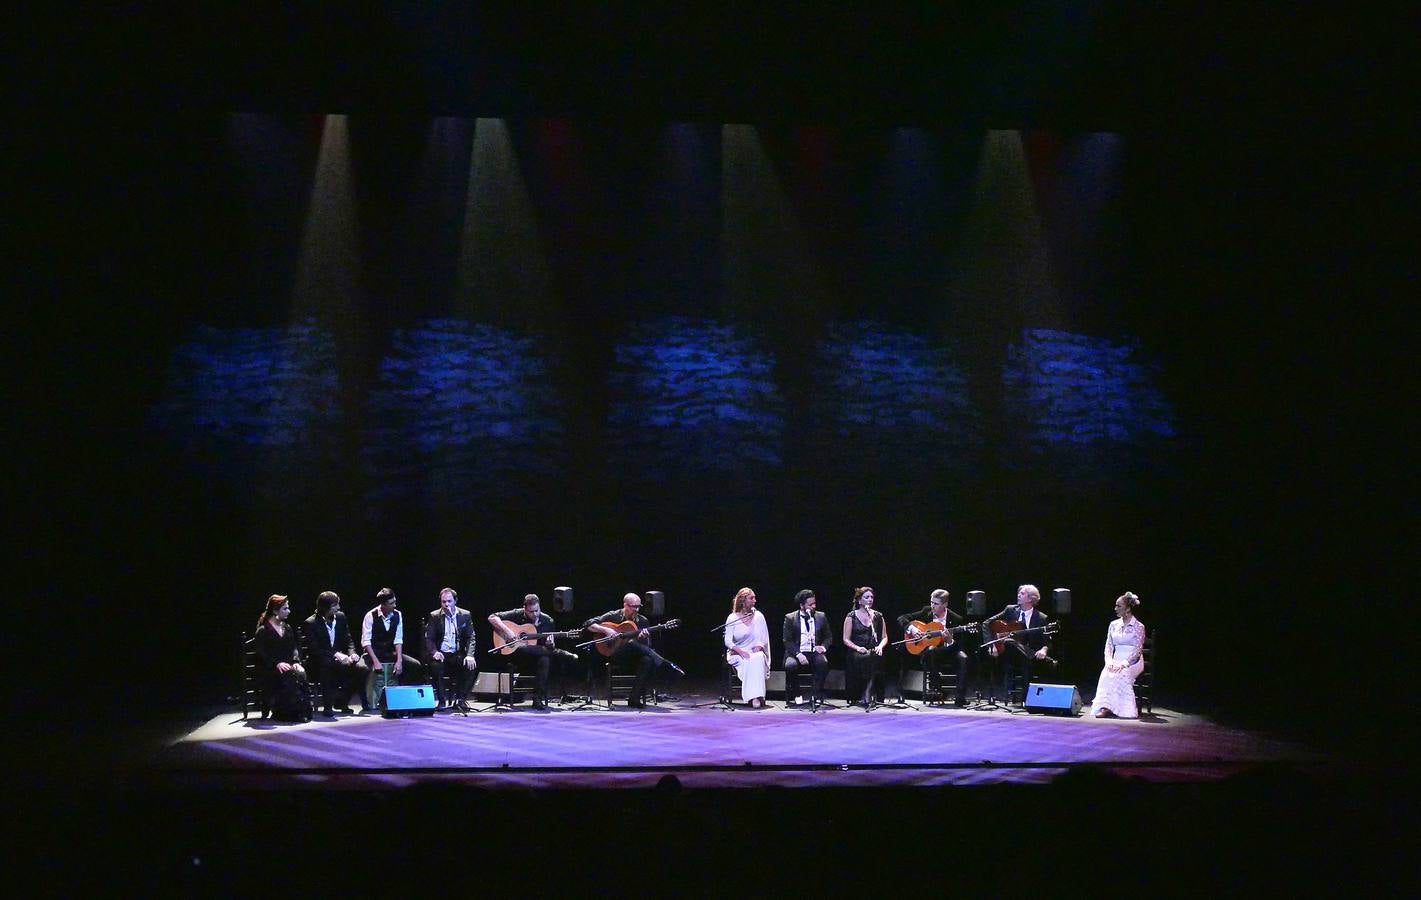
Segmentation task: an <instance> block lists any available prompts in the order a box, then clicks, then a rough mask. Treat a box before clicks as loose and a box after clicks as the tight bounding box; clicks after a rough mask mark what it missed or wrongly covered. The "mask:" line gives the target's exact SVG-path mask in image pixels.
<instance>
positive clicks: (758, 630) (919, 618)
mask: <svg viewBox="0 0 1421 900" xmlns="http://www.w3.org/2000/svg"><path fill="white" fill-rule="evenodd" d="M948 597H949V595H948V592H947V591H946V590H943V589H941V588H939V589H937V590H934V591H933V592H932V595H931V597H930V598H929V602H928V605H926V606H924V607H922V608H921V609H918V610H914V611H913V612H910V613H905V614H903V615H901V616H899V617H898V619H897V622H898V625H899V627H900V628H901V629H903V633H904V634H905V635H906V637H905V641H912V640H921V639H924V638H926V637H928V636H929V635H933V636H935V637H936V639H937V641H938V642H937V643H936V645H935V646H931V645H930V646H927V647H926V648H925V649H923V650H922V651H921V655H922V661H923V669H924V671H925V672H926V673H927V674H928V676H929V678H931V679H932V680H934V681H935V680H936V679H937V677H938V675H939V674H940V672H941V670H942V669H943V668H944V667H945V668H948V669H949V671H951V672H953V673H954V674H955V675H956V676H957V677H956V679H955V681H956V696H955V702H956V704H957V705H958V706H962V705H963V704H964V702H965V692H966V685H967V678H966V675H967V668H968V660H969V653H968V649H967V647H966V645H965V643H964V642H963V641H962V640H960V639H959V638H958V636H957V634H956V633H955V632H954V631H953V628H954V627H957V626H956V625H955V624H954V623H960V622H962V621H963V620H962V617H961V616H960V615H958V614H957V613H955V612H953V611H952V610H951V609H949V608H948ZM1040 597H1041V594H1040V591H1039V590H1037V588H1036V587H1035V586H1034V585H1029V584H1026V585H1022V586H1021V587H1020V588H1019V589H1018V591H1017V602H1016V603H1015V604H1013V605H1009V606H1007V607H1006V608H1004V609H1003V610H1002V611H1001V612H999V613H997V614H996V615H994V616H992V617H990V618H989V619H988V620H986V622H984V623H983V624H984V625H986V624H989V623H991V622H994V621H998V620H1001V621H1004V622H1008V623H1013V626H1014V629H1015V631H1019V632H1024V633H1022V634H1020V635H1019V636H1013V637H1012V638H1011V639H1010V640H1006V641H1004V642H1002V649H1001V652H1000V654H999V657H998V658H999V659H1000V660H1001V663H1002V683H1003V688H1004V689H1006V688H1007V687H1009V685H1010V684H1012V682H1013V680H1014V679H1018V678H1026V679H1028V680H1030V679H1035V678H1038V677H1040V676H1042V675H1046V674H1049V673H1050V672H1052V671H1054V668H1055V665H1056V662H1055V660H1053V659H1052V658H1051V656H1050V644H1049V631H1048V630H1047V629H1046V626H1047V625H1048V623H1049V618H1048V617H1047V616H1046V615H1045V613H1042V612H1041V611H1040V610H1038V609H1036V605H1037V603H1038V602H1039V601H1040ZM376 600H377V605H376V606H375V607H374V608H373V609H371V610H370V611H369V612H367V613H366V614H365V617H364V619H363V621H362V623H361V636H360V643H359V647H360V648H361V650H360V651H359V652H357V651H356V650H355V644H354V641H353V638H352V635H351V632H350V629H349V625H348V623H347V621H346V617H345V615H344V614H343V613H342V612H341V610H340V597H339V596H338V595H336V594H335V593H334V592H333V591H326V592H323V593H322V594H321V595H320V596H319V597H318V599H317V610H316V612H315V613H314V614H313V615H312V616H311V617H310V618H309V619H307V620H306V621H305V623H304V624H303V627H304V628H305V632H306V639H307V641H306V643H307V655H308V657H309V662H310V664H311V665H312V666H314V667H315V673H314V674H315V676H316V679H317V680H318V681H319V682H320V683H321V685H322V688H323V691H324V697H323V700H324V712H325V713H326V714H328V715H329V714H332V712H333V711H342V712H350V711H351V710H350V708H349V706H348V705H347V701H348V699H349V697H350V695H351V693H352V692H353V691H355V690H356V689H358V688H359V687H360V686H361V685H362V684H363V686H364V690H365V696H366V698H367V699H366V706H367V707H373V705H374V700H373V699H372V698H378V697H379V690H380V688H381V687H382V686H383V681H384V678H385V666H386V665H389V666H390V670H391V673H392V674H393V675H394V676H395V678H396V679H399V680H413V679H419V678H421V677H422V676H423V675H424V674H425V672H424V670H426V669H427V670H428V671H427V674H428V676H429V677H430V679H431V680H432V682H433V683H434V686H435V691H436V696H437V698H438V703H439V706H440V707H446V706H452V707H455V708H460V709H465V710H466V709H467V697H468V694H469V689H470V688H471V686H472V683H473V675H474V673H475V671H476V669H477V663H476V661H475V656H474V646H475V644H474V628H473V615H472V613H470V612H469V611H468V610H466V609H463V608H462V607H460V606H459V605H458V594H457V592H455V591H454V589H453V588H444V589H443V590H441V591H440V594H439V603H440V607H439V609H438V610H435V611H434V612H432V613H431V614H430V615H429V618H428V621H427V624H426V627H425V633H424V641H423V643H424V659H423V662H421V660H419V659H417V658H414V657H410V656H406V655H405V654H404V629H403V621H402V618H401V615H400V611H399V610H398V609H397V600H396V598H395V594H394V592H393V591H392V590H390V589H389V588H382V589H381V590H380V591H379V592H378V593H377V594H376ZM795 602H796V606H797V609H796V610H794V611H791V612H790V613H788V614H786V615H785V617H784V621H783V625H782V630H781V635H782V639H783V642H784V648H785V649H784V669H785V680H786V684H787V685H792V684H794V683H795V677H796V676H797V675H798V673H799V672H800V671H802V670H807V671H809V672H810V673H811V675H812V678H811V692H812V693H811V702H812V701H814V700H817V699H822V697H823V692H824V681H825V677H826V675H827V673H828V669H829V665H828V658H827V651H828V649H829V647H831V646H832V645H833V635H832V633H831V631H830V629H829V627H828V621H827V618H826V616H825V614H824V613H823V612H821V611H819V610H818V609H817V597H816V596H815V593H814V592H813V591H811V590H802V591H800V592H799V593H798V594H797V595H796V596H795ZM755 603H756V596H755V592H754V590H753V589H751V588H748V587H745V588H741V589H740V590H739V591H738V592H737V593H736V595H735V597H734V599H733V600H732V604H731V606H732V610H731V613H730V615H729V616H727V617H726V621H725V624H724V625H723V626H722V628H723V630H724V643H725V648H726V662H727V664H728V665H730V666H732V667H734V668H735V670H736V672H737V674H738V676H739V678H740V682H741V698H742V699H743V700H745V701H746V702H748V703H749V704H750V705H751V706H752V707H763V706H764V702H765V693H766V690H765V682H766V679H767V673H768V671H769V669H770V640H769V629H768V627H767V626H766V623H765V618H764V615H763V614H762V613H760V611H759V610H757V609H756V608H755ZM873 604H874V593H873V589H872V588H870V587H859V588H855V590H854V597H853V609H852V610H851V611H850V612H849V613H848V615H846V616H845V618H844V622H843V628H842V633H841V640H842V641H843V644H844V647H845V650H846V651H847V666H846V669H847V671H846V675H847V678H846V685H845V686H846V695H847V696H848V697H849V698H850V699H851V700H857V702H859V703H863V704H868V703H869V702H870V701H871V699H872V697H871V696H870V692H871V689H872V685H873V684H874V681H875V676H877V675H879V674H880V670H881V661H882V657H883V654H884V651H885V650H886V649H887V647H888V629H887V626H886V623H885V621H884V617H883V614H882V613H881V612H879V611H878V610H876V609H874V608H873ZM641 606H642V602H641V598H640V597H639V596H638V595H636V594H634V593H628V594H626V595H625V596H624V597H623V598H622V606H621V608H619V609H614V610H611V611H609V612H607V613H604V614H603V615H601V616H595V617H593V618H591V619H588V620H586V621H585V622H583V623H582V625H581V626H580V627H579V628H577V629H573V630H571V631H566V632H558V631H556V629H555V625H554V622H553V619H552V617H551V616H549V615H547V614H546V613H544V612H542V610H541V608H540V603H539V598H538V596H537V595H536V594H528V595H526V596H525V597H524V598H523V605H522V607H521V608H515V609H510V610H504V611H502V612H496V613H493V614H492V615H490V616H489V617H488V621H489V624H490V625H491V626H492V627H493V629H494V637H495V647H496V648H498V647H501V646H504V645H506V644H509V643H513V642H517V645H518V647H517V652H518V653H522V654H525V655H527V656H530V657H532V658H533V659H534V660H535V661H536V662H535V673H536V688H535V699H534V707H535V708H542V707H545V706H546V703H547V683H548V673H549V668H550V665H551V662H552V660H553V659H555V658H558V657H563V658H567V659H571V660H575V659H576V658H577V657H576V655H575V654H573V653H570V652H568V651H565V650H561V649H559V648H557V647H556V645H555V639H556V638H557V637H558V636H564V635H572V634H577V633H581V632H584V631H585V632H587V633H588V634H591V635H593V636H594V639H597V640H601V639H614V638H615V639H617V640H618V642H619V646H618V647H617V649H616V652H615V654H613V659H618V658H621V659H627V660H629V661H633V662H635V664H636V678H635V681H634V684H633V687H632V691H631V693H630V695H629V697H628V703H629V705H631V706H633V707H640V706H642V705H643V696H644V692H645V690H646V688H647V684H648V681H649V680H650V679H651V678H652V677H653V676H654V675H656V674H658V673H660V672H663V671H672V672H675V673H677V674H682V675H684V674H685V673H684V672H683V671H682V670H681V669H680V667H679V666H677V665H676V664H675V663H672V662H671V661H669V660H667V659H666V658H665V657H663V656H661V655H660V654H658V653H657V652H656V651H655V650H654V649H652V647H651V645H650V642H649V640H648V638H649V632H650V631H651V630H652V627H651V625H650V623H649V622H648V621H647V619H646V618H645V617H644V616H642V614H641ZM1138 606H1139V598H1138V597H1136V596H1135V595H1134V594H1133V593H1129V592H1127V593H1125V594H1124V595H1122V596H1121V597H1119V598H1118V599H1117V600H1116V601H1115V611H1116V613H1117V615H1118V616H1119V618H1117V619H1116V620H1115V621H1113V622H1111V624H1110V626H1109V629H1108V630H1107V634H1106V644H1105V667H1104V669H1103V670H1102V671H1101V676H1100V681H1099V683H1098V685H1097V690H1096V698H1097V699H1096V701H1095V706H1094V709H1095V714H1096V715H1097V716H1100V715H1107V714H1109V715H1116V716H1120V717H1135V716H1136V715H1137V714H1138V713H1137V710H1136V708H1135V701H1134V694H1133V690H1132V688H1133V684H1134V681H1135V679H1136V678H1137V677H1138V676H1139V674H1140V672H1141V671H1142V669H1143V665H1144V664H1143V659H1142V651H1143V646H1144V634H1145V631H1144V626H1143V624H1141V623H1140V622H1139V621H1138V620H1137V619H1136V618H1135V617H1134V611H1135V609H1136V608H1138ZM289 615H290V604H289V603H288V601H287V598H286V597H285V596H284V595H280V594H273V595H272V596H271V597H270V598H268V600H267V605H266V609H265V611H264V612H263V613H262V615H261V617H260V619H259V620H258V628H257V634H256V639H255V641H254V644H255V648H256V652H257V655H258V658H259V660H260V661H261V663H262V666H261V672H262V680H263V684H262V687H263V689H264V691H265V692H266V696H267V697H268V698H270V700H271V706H272V707H273V709H280V708H281V707H282V706H283V705H285V704H288V703H289V704H290V705H292V706H295V707H299V705H300V699H299V695H300V694H301V693H302V690H303V686H304V684H305V682H306V677H305V671H304V669H303V667H302V664H301V658H300V653H299V648H298V642H297V639H296V635H295V634H294V632H293V630H292V628H291V627H289V626H288V625H287V618H288V617H289ZM628 622H630V623H634V626H635V628H634V631H633V629H630V628H628V629H624V630H622V631H619V630H617V628H616V626H618V625H621V624H623V623H628ZM915 623H921V624H922V625H923V626H924V627H925V628H927V629H928V631H923V630H920V629H919V627H918V625H917V624H915ZM520 626H525V627H522V628H521V629H520ZM526 626H532V628H531V630H530V629H529V628H527V627H526ZM934 628H936V629H940V632H939V631H935V630H934ZM633 634H634V636H633ZM1013 634H1014V635H1015V632H1013ZM899 643H900V644H901V643H903V641H900V642H899ZM446 678H448V679H449V681H450V682H451V683H452V691H446V689H445V688H444V681H445V679H446ZM306 702H307V703H308V704H309V700H307V701H306ZM308 708H309V706H308Z"/></svg>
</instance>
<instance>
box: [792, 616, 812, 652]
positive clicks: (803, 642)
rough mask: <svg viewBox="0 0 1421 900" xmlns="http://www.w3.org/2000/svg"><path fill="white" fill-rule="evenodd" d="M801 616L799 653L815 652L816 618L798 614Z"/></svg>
mask: <svg viewBox="0 0 1421 900" xmlns="http://www.w3.org/2000/svg"><path fill="white" fill-rule="evenodd" d="M796 615H798V616H799V652H800V653H813V652H814V616H812V615H807V614H805V613H796Z"/></svg>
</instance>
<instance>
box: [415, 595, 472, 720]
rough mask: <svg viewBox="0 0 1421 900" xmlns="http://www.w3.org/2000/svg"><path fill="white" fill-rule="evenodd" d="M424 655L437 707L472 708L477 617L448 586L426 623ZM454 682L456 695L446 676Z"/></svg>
mask: <svg viewBox="0 0 1421 900" xmlns="http://www.w3.org/2000/svg"><path fill="white" fill-rule="evenodd" d="M424 658H425V659H426V660H427V661H428V665H429V676H430V680H431V681H433V682H434V695H435V697H436V698H438V701H439V706H438V707H437V708H438V709H450V708H453V709H458V710H459V711H460V712H468V711H469V688H470V687H472V686H473V682H474V670H475V669H476V668H478V663H477V662H475V661H474V617H473V614H471V613H470V612H469V611H468V610H467V609H464V608H463V607H461V606H460V605H459V595H458V593H457V592H455V590H454V589H453V588H450V587H447V588H444V589H443V590H441V591H440V592H439V608H438V609H436V610H434V611H433V612H431V613H430V614H429V618H428V619H427V620H426V621H425V626H424ZM446 675H447V676H449V680H450V681H452V682H453V683H454V696H453V697H449V696H448V695H447V692H446V691H445V690H444V676H446Z"/></svg>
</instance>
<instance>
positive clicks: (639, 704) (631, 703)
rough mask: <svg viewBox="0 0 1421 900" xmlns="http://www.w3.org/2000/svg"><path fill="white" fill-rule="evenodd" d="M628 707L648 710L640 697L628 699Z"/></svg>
mask: <svg viewBox="0 0 1421 900" xmlns="http://www.w3.org/2000/svg"><path fill="white" fill-rule="evenodd" d="M627 706H628V707H630V708H632V709H646V703H645V702H644V701H643V700H642V699H641V698H640V697H628V698H627Z"/></svg>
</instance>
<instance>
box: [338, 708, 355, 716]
mask: <svg viewBox="0 0 1421 900" xmlns="http://www.w3.org/2000/svg"><path fill="white" fill-rule="evenodd" d="M336 712H338V713H340V714H341V715H345V716H348V715H350V714H351V713H353V712H355V710H353V709H351V708H350V707H349V706H337V707H336Z"/></svg>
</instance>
